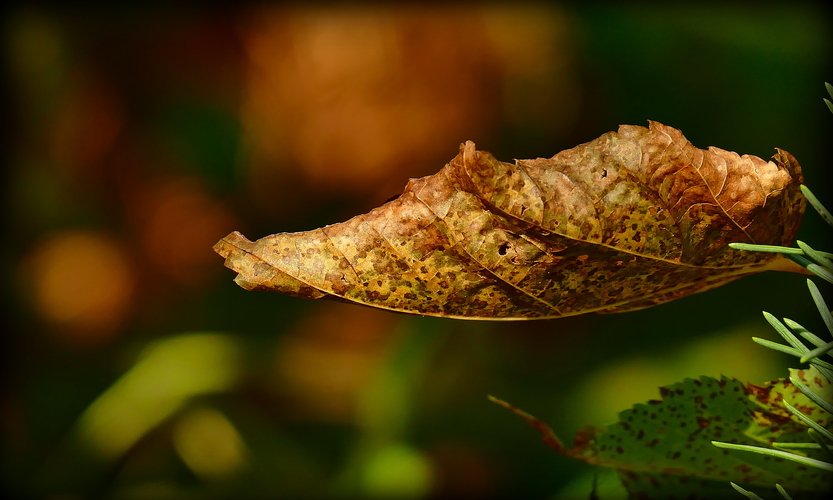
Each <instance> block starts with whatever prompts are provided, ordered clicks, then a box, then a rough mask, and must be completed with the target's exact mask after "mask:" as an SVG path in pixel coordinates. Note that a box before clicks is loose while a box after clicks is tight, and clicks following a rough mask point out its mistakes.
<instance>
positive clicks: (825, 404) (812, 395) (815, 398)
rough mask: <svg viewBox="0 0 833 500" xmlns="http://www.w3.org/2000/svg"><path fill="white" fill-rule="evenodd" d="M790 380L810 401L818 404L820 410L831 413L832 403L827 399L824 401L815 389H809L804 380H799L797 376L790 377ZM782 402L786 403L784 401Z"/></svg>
mask: <svg viewBox="0 0 833 500" xmlns="http://www.w3.org/2000/svg"><path fill="white" fill-rule="evenodd" d="M790 382H792V384H793V385H794V386H796V387H797V388H798V390H799V391H801V392H802V393H803V394H804V395H805V396H807V397H808V398H809V399H810V401H812V402H813V403H816V404H817V405H819V406H820V407H821V409H822V410H824V411H826V412H827V413H830V414H831V415H833V404H830V402H829V401H825V399H824V398H823V397H821V396H819V395H818V394H817V393H816V392H815V391H813V390H812V389H810V388H809V387H808V386H807V385H806V384H805V383H804V382H802V381H801V380H799V379H798V377H790ZM784 404H787V403H786V402H785V403H784ZM802 415H803V413H802Z"/></svg>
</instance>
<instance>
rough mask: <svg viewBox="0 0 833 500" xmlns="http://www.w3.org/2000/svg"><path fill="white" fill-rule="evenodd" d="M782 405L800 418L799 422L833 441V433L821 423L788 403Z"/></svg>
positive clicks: (784, 402) (832, 465)
mask: <svg viewBox="0 0 833 500" xmlns="http://www.w3.org/2000/svg"><path fill="white" fill-rule="evenodd" d="M782 403H783V404H784V406H785V407H786V408H787V410H789V411H790V413H792V414H793V415H795V416H796V417H798V419H799V420H801V421H802V422H804V423H805V424H807V425H808V426H809V427H810V428H811V429H814V430H815V431H816V432H818V433H819V434H821V435H822V436H824V437H825V438H826V439H829V440H831V441H833V433H831V432H830V431H828V430H827V429H825V428H824V427H822V426H821V425H819V423H818V422H816V421H815V420H813V419H812V418H810V417H808V416H807V415H805V414H803V413H801V412H800V411H798V410H796V409H795V408H794V407H793V406H792V405H791V404H789V403H787V402H786V401H782ZM830 466H831V467H833V464H830ZM831 470H833V469H831Z"/></svg>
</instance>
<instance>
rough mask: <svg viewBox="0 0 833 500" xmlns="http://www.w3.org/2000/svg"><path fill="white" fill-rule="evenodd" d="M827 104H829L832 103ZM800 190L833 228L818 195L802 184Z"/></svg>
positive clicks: (830, 216) (829, 216)
mask: <svg viewBox="0 0 833 500" xmlns="http://www.w3.org/2000/svg"><path fill="white" fill-rule="evenodd" d="M827 102H828V103H829V102H830V101H827ZM831 111H833V110H831ZM800 189H801V194H803V195H804V197H805V198H807V201H808V202H810V205H812V206H813V208H815V209H816V212H818V213H819V215H821V218H822V219H824V221H825V222H827V223H828V224H830V226H831V227H833V215H830V212H829V211H828V210H827V209H826V208H825V207H824V205H822V203H821V202H820V201H819V199H818V198H816V195H814V194H813V192H812V191H810V188H808V187H807V186H805V185H804V184H802V185H801V187H800Z"/></svg>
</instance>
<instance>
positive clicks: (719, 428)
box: [492, 368, 833, 499]
mask: <svg viewBox="0 0 833 500" xmlns="http://www.w3.org/2000/svg"><path fill="white" fill-rule="evenodd" d="M793 372H794V375H797V376H798V377H799V378H800V379H801V380H802V381H805V382H807V383H808V384H809V385H810V386H811V388H812V389H813V390H814V391H815V392H817V393H819V394H823V397H825V398H829V397H830V395H831V394H830V390H831V389H830V384H829V382H827V381H826V379H824V377H821V376H820V375H819V374H818V372H816V371H815V369H814V368H810V369H809V370H794V371H793ZM660 394H661V396H662V399H660V400H652V401H648V402H647V403H645V404H637V405H634V406H633V407H632V408H631V409H629V410H626V411H623V412H621V413H620V414H619V421H618V422H617V423H615V424H612V425H609V426H606V427H587V428H585V429H582V430H580V431H579V432H578V433H577V434H576V437H575V439H574V441H573V446H572V448H568V447H567V446H565V445H564V444H563V443H562V442H561V441H560V440H559V439H558V437H557V436H556V435H555V434H554V433H553V431H552V430H551V429H550V428H549V426H547V425H546V424H545V423H544V422H542V421H541V420H539V419H537V418H535V417H533V416H531V415H529V414H527V413H525V412H523V411H521V410H519V409H518V408H515V407H514V406H512V405H510V404H509V403H506V402H505V401H501V400H499V399H495V398H492V400H493V401H494V402H496V403H498V404H500V405H501V406H504V407H505V408H508V409H510V410H512V411H513V412H515V413H516V414H518V415H519V416H521V417H522V418H524V419H525V420H526V421H527V422H529V424H530V425H532V426H533V427H534V428H535V429H537V430H538V431H539V432H541V433H542V435H543V440H544V442H545V443H546V444H547V445H548V446H550V447H551V448H553V449H555V450H556V451H558V452H559V453H562V454H565V455H567V456H570V457H573V458H576V459H579V460H582V461H584V462H588V463H591V464H595V465H601V466H605V467H612V468H614V469H616V470H617V471H618V473H619V476H620V478H621V479H622V482H623V484H624V486H625V488H626V489H627V490H628V492H629V493H630V495H631V496H632V497H633V498H662V499H665V498H672V496H673V495H675V494H680V493H685V494H684V495H681V496H680V497H678V498H719V497H722V495H720V494H718V492H723V495H725V496H726V497H729V498H735V497H736V496H735V495H736V493H735V492H734V491H733V490H732V489H731V488H729V486H728V482H729V481H733V482H735V483H738V484H741V485H745V486H744V487H749V488H752V489H754V490H755V491H758V492H760V491H761V490H763V489H768V488H773V487H774V485H775V484H776V483H778V484H781V485H782V486H783V487H784V488H786V489H787V490H788V491H790V493H793V494H794V493H798V492H802V491H806V492H826V491H829V490H830V488H831V487H833V473H830V472H828V471H824V470H821V469H814V468H811V467H807V466H804V465H801V464H798V463H796V462H792V461H789V460H783V459H777V458H773V457H769V456H764V455H759V454H754V453H748V452H739V451H728V450H724V449H720V448H717V447H716V446H713V445H712V444H711V442H712V441H722V442H730V443H737V444H746V445H753V446H765V447H767V446H771V445H772V443H778V442H813V441H812V439H811V438H810V437H809V436H808V435H807V432H806V431H807V426H806V425H805V424H802V423H801V422H800V421H799V420H798V419H797V418H796V417H794V416H793V415H791V414H790V413H789V412H788V411H787V410H786V408H784V406H783V402H784V401H787V402H788V403H790V404H791V405H793V406H794V407H796V408H799V409H800V411H802V412H803V413H805V414H806V415H808V416H811V418H813V419H814V420H816V421H817V422H819V423H820V424H822V425H823V426H825V427H828V428H830V425H831V422H830V421H829V419H828V417H829V416H825V415H826V414H825V413H824V412H823V410H821V409H820V408H819V407H818V406H817V405H816V404H815V403H813V402H811V401H810V400H809V399H808V398H807V397H806V396H805V395H804V394H802V393H801V392H800V391H799V390H798V389H797V388H796V387H795V386H794V385H792V384H791V383H790V381H789V380H787V379H779V380H774V381H772V382H769V383H767V384H764V385H763V386H756V385H753V384H744V383H743V382H740V381H739V380H736V379H732V378H727V377H722V378H721V379H714V378H711V377H700V378H698V379H685V380H684V381H682V382H680V383H677V384H674V385H671V386H668V387H663V388H661V389H660ZM801 453H802V454H803V455H805V456H810V457H811V458H815V459H819V460H823V459H826V458H827V457H825V455H824V452H823V451H822V450H813V449H810V450H802V451H801Z"/></svg>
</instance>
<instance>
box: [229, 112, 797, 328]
mask: <svg viewBox="0 0 833 500" xmlns="http://www.w3.org/2000/svg"><path fill="white" fill-rule="evenodd" d="M773 159H774V162H773V161H770V162H767V161H764V160H762V159H760V158H758V157H755V156H749V155H744V156H739V155H738V154H737V153H733V152H730V151H724V150H722V149H718V148H714V147H711V148H709V149H707V150H702V149H698V148H696V147H694V146H693V145H692V144H691V143H690V142H688V140H686V139H685V137H683V135H682V133H681V132H680V131H679V130H677V129H674V128H671V127H668V126H665V125H662V124H660V123H657V122H650V128H645V127H639V126H633V125H622V126H621V127H620V128H619V131H618V132H609V133H607V134H604V135H603V136H601V137H599V138H598V139H596V140H594V141H591V142H588V143H586V144H582V145H580V146H577V147H575V148H572V149H568V150H566V151H562V152H560V153H558V154H557V155H555V156H553V157H552V158H548V159H542V158H539V159H535V160H516V161H515V164H514V165H513V164H510V163H504V162H501V161H498V160H496V159H495V158H494V157H493V156H492V155H491V154H489V153H487V152H484V151H477V150H475V147H474V143H472V142H471V141H469V142H466V143H465V144H463V145H462V146H461V147H460V154H459V155H457V156H456V157H455V158H454V159H453V160H452V161H451V162H450V163H448V164H447V165H446V166H445V167H444V168H443V169H442V170H440V172H439V173H437V174H435V175H431V176H428V177H423V178H421V179H411V181H410V182H409V183H408V185H407V187H406V188H405V191H404V192H403V193H402V195H401V196H399V197H398V198H397V199H395V200H393V201H391V202H389V203H386V204H384V205H382V206H381V207H378V208H376V209H373V210H371V211H370V212H369V213H367V214H364V215H359V216H357V217H354V218H352V219H350V220H348V221H346V222H343V223H340V224H333V225H331V226H326V227H323V228H320V229H315V230H313V231H306V232H300V233H281V234H275V235H271V236H267V237H265V238H262V239H260V240H257V241H256V242H251V241H249V240H247V239H246V238H245V237H244V236H243V235H241V234H240V233H237V232H234V233H232V234H230V235H228V236H226V237H225V238H224V239H222V240H221V241H220V242H219V243H217V245H216V246H215V247H214V249H215V251H217V253H219V254H220V255H222V256H223V257H225V258H226V266H228V267H229V268H231V269H232V270H234V271H236V272H237V273H238V276H237V278H236V279H235V281H236V282H237V283H238V284H239V285H240V286H242V287H243V288H245V289H247V290H268V291H275V292H280V293H284V294H288V295H293V296H297V297H304V298H311V299H317V298H322V297H326V298H334V299H343V300H347V301H350V302H354V303H358V304H364V305H368V306H373V307H379V308H383V309H389V310H392V311H400V312H407V313H415V314H424V315H430V316H442V317H450V318H464V319H491V320H520V319H536V318H557V317H562V316H570V315H576V314H583V313H588V312H603V313H613V312H622V311H629V310H634V309H640V308H644V307H649V306H653V305H656V304H660V303H663V302H667V301H670V300H674V299H677V298H680V297H684V296H686V295H689V294H692V293H695V292H701V291H704V290H707V289H710V288H714V287H716V286H719V285H722V284H724V283H727V282H729V281H732V280H735V279H737V278H740V277H742V276H745V275H748V274H753V273H757V272H760V271H765V270H787V271H796V272H800V271H801V270H802V268H801V267H800V266H798V265H796V264H794V263H793V262H792V261H790V260H788V259H786V258H785V257H783V256H780V255H776V254H766V253H759V252H744V251H738V250H733V249H731V248H729V247H728V246H727V245H728V243H731V242H745V243H758V244H770V245H789V244H791V243H792V241H793V238H794V237H795V234H796V232H797V231H798V227H799V225H800V222H801V217H802V215H803V213H804V208H805V205H806V202H805V200H804V198H803V196H802V195H801V193H800V191H799V185H800V184H801V182H802V176H801V167H800V166H799V164H798V162H797V161H796V160H795V158H793V156H792V155H790V154H789V153H787V152H786V151H782V150H780V149H779V150H777V153H776V154H775V156H773Z"/></svg>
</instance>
